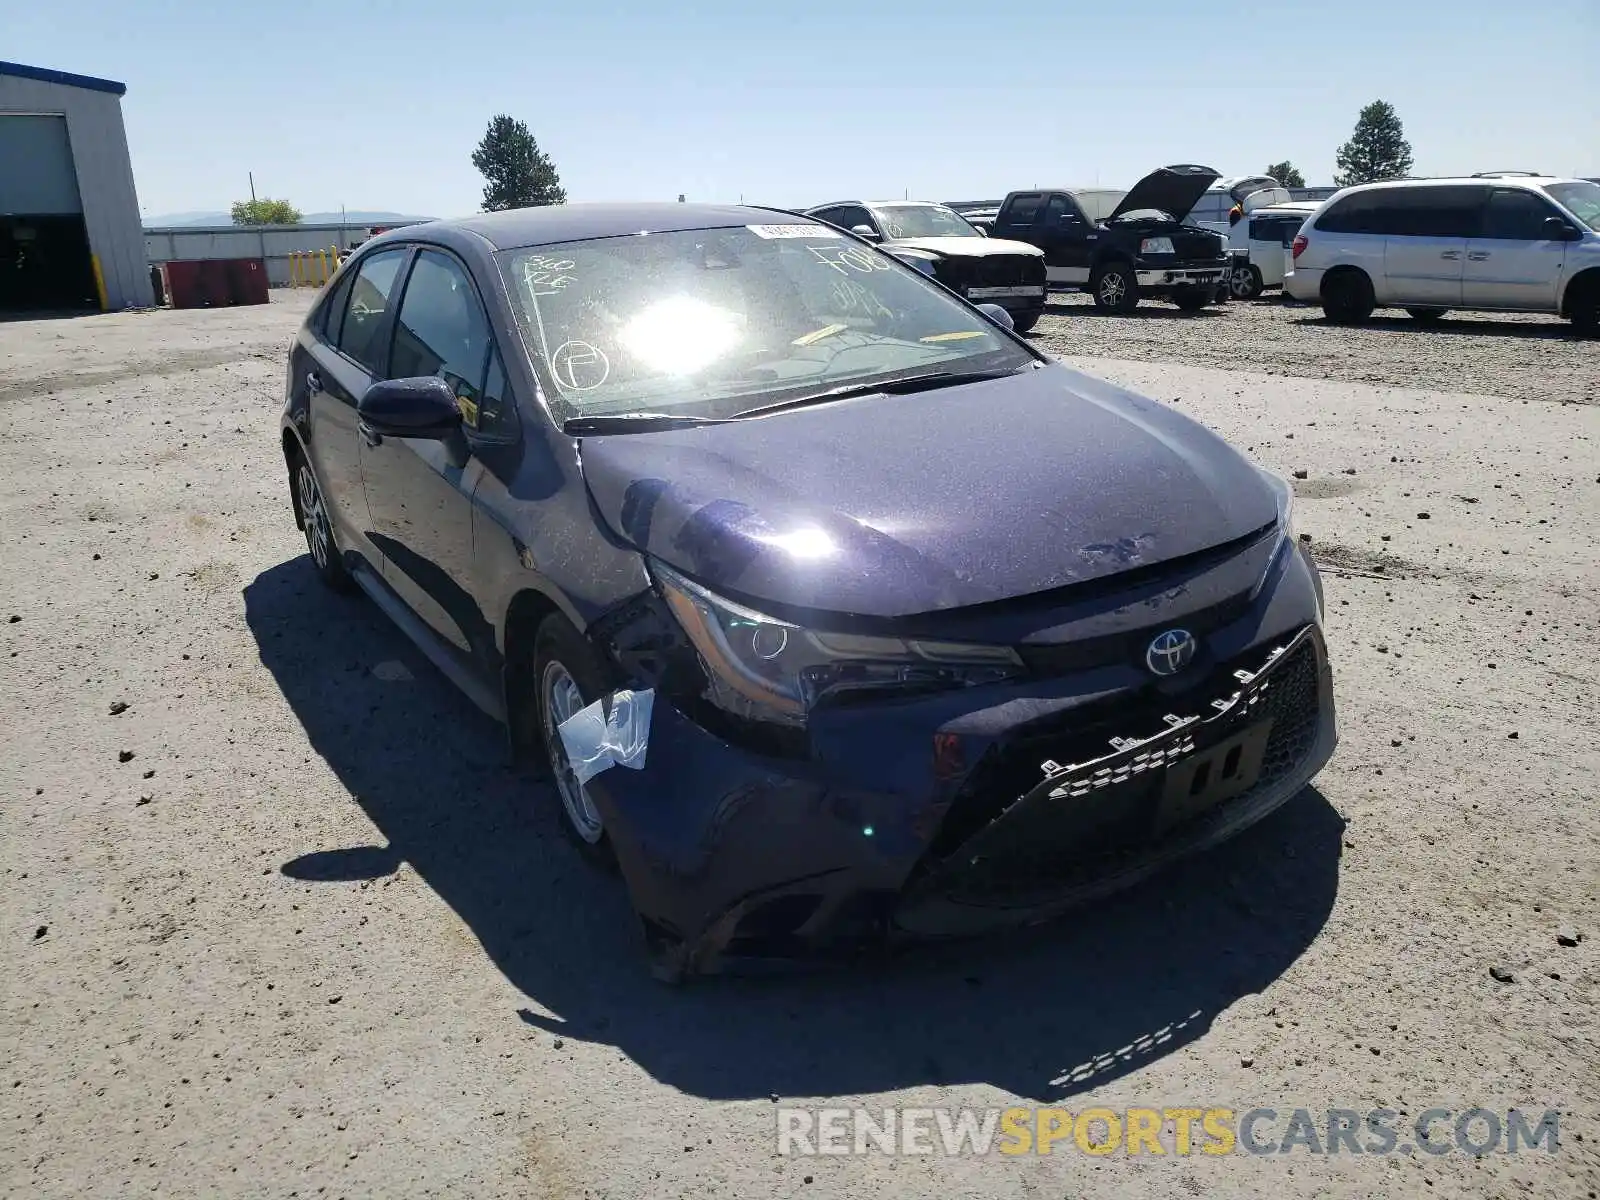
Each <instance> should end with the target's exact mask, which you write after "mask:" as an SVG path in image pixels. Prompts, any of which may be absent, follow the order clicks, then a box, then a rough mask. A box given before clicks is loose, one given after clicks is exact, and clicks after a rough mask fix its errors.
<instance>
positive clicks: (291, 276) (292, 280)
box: [289, 250, 300, 288]
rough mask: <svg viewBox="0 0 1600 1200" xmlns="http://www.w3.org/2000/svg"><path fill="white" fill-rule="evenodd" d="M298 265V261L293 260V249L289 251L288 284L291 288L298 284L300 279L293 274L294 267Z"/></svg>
mask: <svg viewBox="0 0 1600 1200" xmlns="http://www.w3.org/2000/svg"><path fill="white" fill-rule="evenodd" d="M298 266H299V263H298V262H296V260H295V257H294V251H293V250H291V251H289V286H290V287H292V288H297V287H299V286H300V280H299V278H298V277H297V276H296V274H295V268H296V267H298Z"/></svg>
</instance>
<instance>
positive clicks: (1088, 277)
mask: <svg viewBox="0 0 1600 1200" xmlns="http://www.w3.org/2000/svg"><path fill="white" fill-rule="evenodd" d="M1220 177H1221V176H1220V173H1219V172H1217V171H1213V170H1212V169H1211V168H1210V167H1200V166H1194V165H1192V164H1183V165H1178V166H1171V167H1161V168H1160V169H1159V170H1155V171H1152V172H1151V173H1150V174H1148V175H1146V176H1145V177H1144V178H1143V179H1141V180H1139V182H1138V183H1136V184H1134V185H1133V187H1132V189H1131V190H1130V191H1129V192H1128V193H1127V195H1125V196H1123V197H1122V200H1121V201H1120V202H1119V203H1118V204H1117V206H1116V207H1115V208H1114V209H1112V210H1111V212H1110V214H1109V215H1107V216H1106V218H1105V219H1104V220H1103V221H1098V222H1097V221H1093V220H1091V219H1090V218H1089V216H1088V215H1087V214H1086V213H1085V212H1084V209H1083V206H1082V205H1081V204H1079V203H1078V200H1077V197H1076V193H1075V190H1074V189H1072V188H1039V189H1035V190H1033V191H1027V192H1012V193H1011V194H1010V195H1009V196H1007V197H1006V198H1005V201H1004V203H1002V204H1001V205H1000V211H999V213H998V214H996V216H995V219H994V236H995V237H997V238H1009V239H1010V240H1012V241H1016V242H1027V243H1029V244H1030V245H1034V246H1037V247H1039V249H1041V250H1043V251H1044V261H1045V268H1046V273H1047V275H1048V278H1049V281H1050V284H1051V286H1053V287H1068V288H1079V289H1084V290H1087V291H1088V292H1089V293H1090V294H1091V295H1093V296H1094V303H1095V307H1096V308H1100V309H1103V310H1105V311H1108V312H1121V313H1126V312H1132V311H1133V310H1134V308H1135V307H1137V305H1138V303H1139V301H1140V300H1142V299H1149V298H1160V299H1165V300H1171V301H1172V302H1173V303H1175V304H1176V305H1177V306H1178V307H1179V308H1182V309H1185V310H1194V309H1199V308H1203V307H1205V306H1206V305H1207V304H1211V303H1213V302H1214V301H1216V300H1217V299H1219V296H1218V293H1219V291H1222V292H1224V293H1225V291H1226V280H1227V272H1228V256H1227V241H1226V239H1224V238H1223V237H1222V235H1221V234H1217V233H1213V232H1211V231H1210V230H1209V229H1202V228H1201V227H1200V226H1198V225H1185V224H1184V223H1183V221H1184V218H1185V217H1187V216H1188V215H1189V211H1190V210H1191V209H1192V208H1194V206H1195V203H1196V202H1197V201H1198V200H1199V199H1200V197H1201V196H1202V195H1204V194H1205V191H1206V189H1207V188H1208V187H1210V186H1211V185H1212V183H1214V182H1215V181H1216V180H1217V179H1219V178H1220ZM1096 190H1097V191H1098V190H1099V189H1096Z"/></svg>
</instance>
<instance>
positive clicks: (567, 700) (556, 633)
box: [533, 614, 616, 867]
mask: <svg viewBox="0 0 1600 1200" xmlns="http://www.w3.org/2000/svg"><path fill="white" fill-rule="evenodd" d="M533 663H534V671H533V678H534V681H535V686H536V687H537V688H538V691H537V693H536V695H535V705H536V708H537V714H538V720H539V735H540V737H541V739H542V740H543V742H544V750H545V754H546V755H547V756H548V758H549V760H550V774H551V776H552V777H553V780H554V783H555V789H556V795H557V796H558V797H559V798H560V800H561V810H562V820H561V827H562V829H563V830H564V831H565V832H566V834H567V836H568V837H570V838H571V839H572V841H573V842H574V844H576V845H577V847H578V849H579V850H580V851H581V852H582V853H583V855H584V857H586V858H588V859H589V860H590V861H592V862H596V863H599V864H601V865H603V866H606V867H612V866H614V865H615V863H616V859H615V857H614V855H613V854H612V850H611V839H610V838H609V837H608V836H607V835H606V827H605V821H604V819H603V818H602V817H601V815H600V810H599V808H598V807H597V806H596V805H595V802H594V798H593V797H592V796H591V795H590V794H589V789H588V788H587V787H585V786H584V785H583V784H582V783H580V782H579V781H578V776H577V773H576V772H575V771H574V770H573V769H572V763H571V761H570V759H569V758H568V757H567V749H566V746H565V744H564V743H563V742H562V740H561V734H560V732H559V726H560V725H561V723H562V722H563V721H566V720H567V719H568V718H570V717H572V716H573V715H574V714H576V713H577V712H578V711H579V710H580V709H583V708H586V707H588V706H589V705H590V704H592V703H594V702H595V701H596V700H598V699H600V698H601V697H602V696H604V695H606V694H607V693H608V692H610V691H611V690H612V686H611V684H612V673H611V672H610V671H609V670H608V669H607V668H606V666H605V664H604V663H603V662H602V661H601V659H600V657H599V655H597V654H596V653H595V652H594V649H593V648H592V647H591V646H590V645H589V643H588V642H587V641H585V640H584V637H583V635H582V634H580V633H579V632H578V631H577V630H576V629H574V628H573V627H572V623H571V622H570V621H568V620H567V619H566V618H565V617H563V616H560V615H559V614H557V615H553V616H550V617H546V618H545V620H544V623H543V624H541V625H540V626H539V632H538V634H537V635H536V637H535V639H534V654H533Z"/></svg>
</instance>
